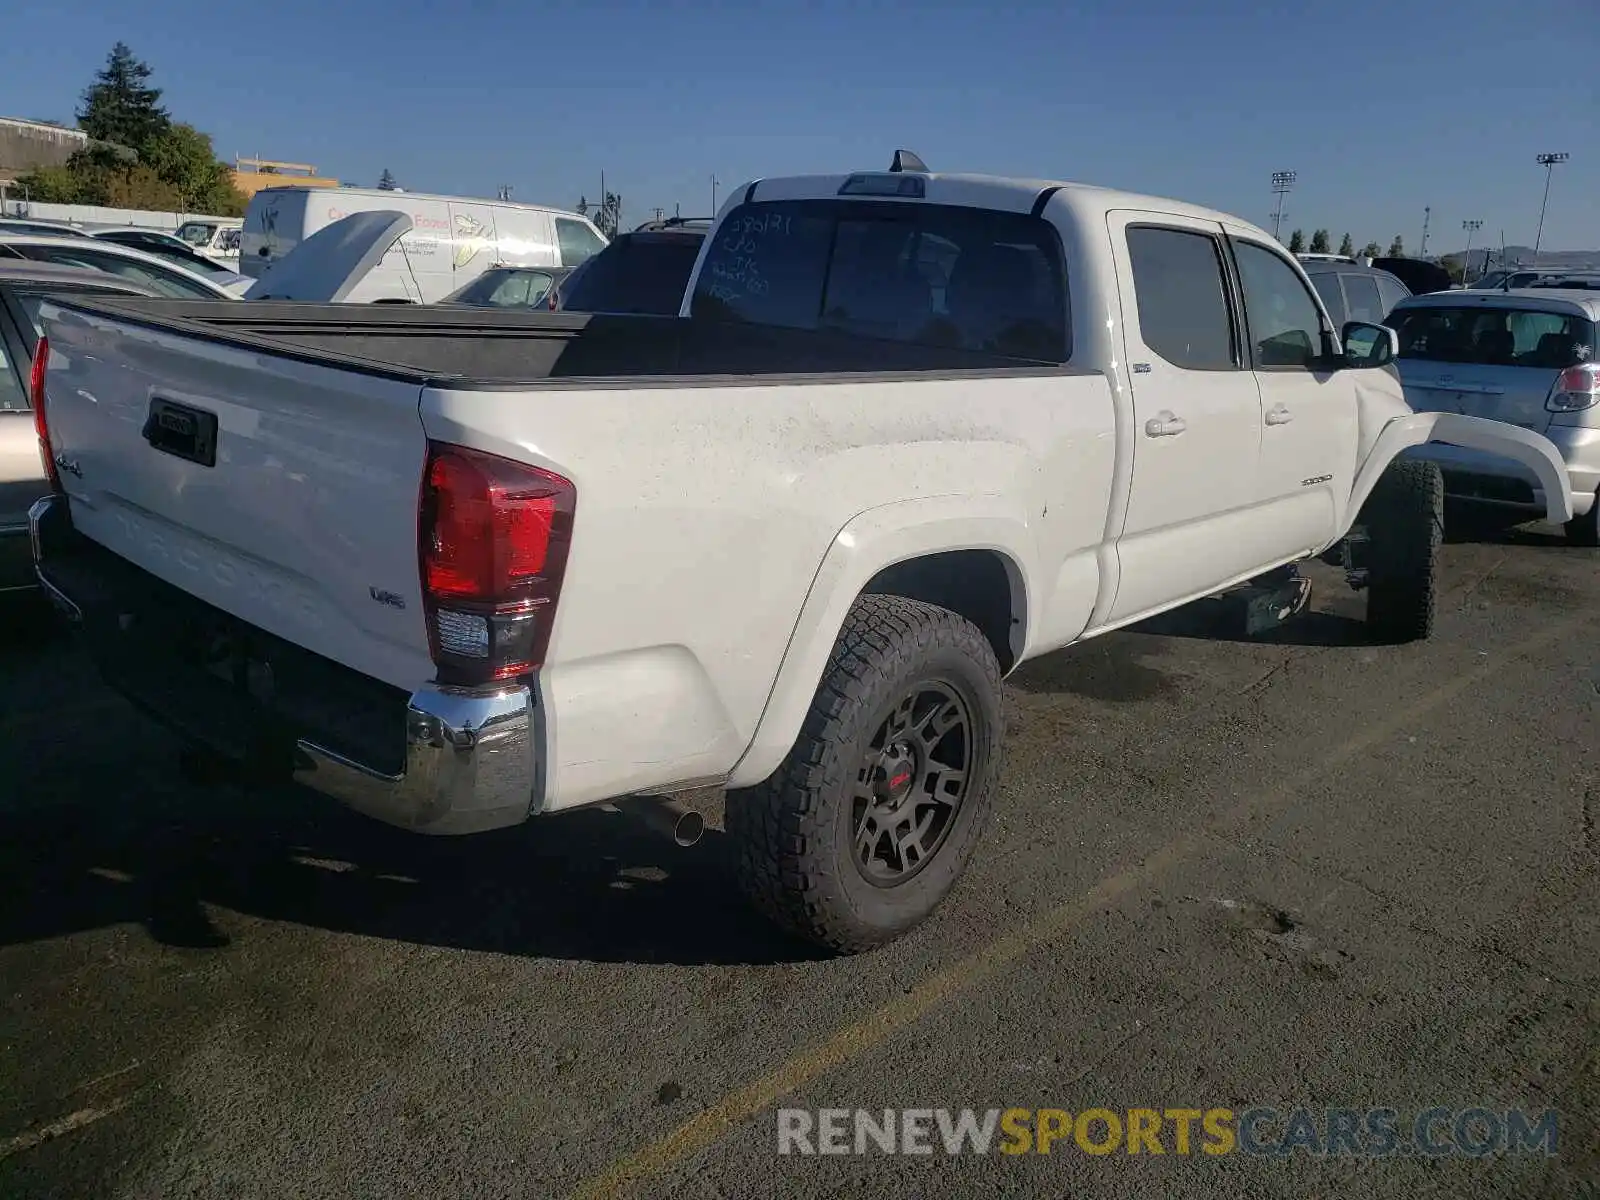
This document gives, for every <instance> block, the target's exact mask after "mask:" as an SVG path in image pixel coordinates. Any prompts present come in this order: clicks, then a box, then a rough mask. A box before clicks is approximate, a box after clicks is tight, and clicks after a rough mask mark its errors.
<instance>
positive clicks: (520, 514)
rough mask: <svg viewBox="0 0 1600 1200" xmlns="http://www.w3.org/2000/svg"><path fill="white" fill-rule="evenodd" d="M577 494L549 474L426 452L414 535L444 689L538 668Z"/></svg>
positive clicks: (435, 445) (483, 457) (501, 461)
mask: <svg viewBox="0 0 1600 1200" xmlns="http://www.w3.org/2000/svg"><path fill="white" fill-rule="evenodd" d="M577 495H578V493H577V489H576V488H574V487H573V485H572V484H571V482H569V481H568V480H566V479H563V478H562V477H561V476H559V475H556V474H554V473H553V472H550V471H543V470H540V469H539V468H538V467H530V466H526V465H524V464H522V463H517V462H512V461H511V460H510V459H506V458H501V457H499V456H497V455H493V454H484V453H483V452H481V451H478V450H469V449H467V448H466V447H464V446H453V445H449V444H446V443H442V442H430V443H429V444H428V461H427V467H426V470H425V472H424V474H423V479H422V500H421V506H420V507H421V511H420V513H419V518H420V519H419V526H418V531H419V535H420V536H419V541H420V552H421V567H422V592H423V598H424V601H425V604H424V607H425V609H426V613H427V622H428V647H429V650H430V651H431V652H432V655H433V661H434V664H435V665H436V666H437V667H438V668H439V681H440V682H441V683H454V684H460V685H469V686H470V685H477V684H485V683H492V682H496V681H498V680H509V679H516V678H518V677H519V676H523V675H527V674H529V673H531V672H533V671H535V670H537V669H538V668H539V667H540V666H541V665H542V664H543V662H544V655H545V651H546V649H547V648H548V647H549V645H550V628H551V624H552V622H553V621H554V620H555V613H556V599H557V597H558V596H559V595H560V593H561V581H562V578H563V576H564V575H565V573H566V568H567V550H568V548H569V547H570V546H571V543H572V515H573V509H574V507H575V505H576V503H577Z"/></svg>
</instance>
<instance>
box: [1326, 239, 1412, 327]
mask: <svg viewBox="0 0 1600 1200" xmlns="http://www.w3.org/2000/svg"><path fill="white" fill-rule="evenodd" d="M1300 265H1301V266H1302V267H1304V268H1305V272H1306V274H1307V275H1308V276H1309V277H1310V279H1311V285H1312V286H1313V287H1315V288H1316V289H1317V295H1319V296H1321V297H1322V303H1323V304H1324V305H1326V306H1327V309H1328V315H1329V316H1330V317H1332V318H1333V323H1334V324H1335V325H1337V326H1339V327H1340V328H1343V326H1344V323H1345V322H1346V321H1370V322H1371V323H1372V324H1374V325H1382V324H1383V318H1384V317H1385V316H1387V315H1388V314H1389V312H1390V311H1391V310H1392V309H1393V308H1394V306H1395V305H1396V304H1399V303H1400V301H1402V300H1404V299H1405V298H1406V297H1407V296H1409V295H1411V289H1410V288H1408V287H1406V285H1405V284H1403V283H1401V282H1400V281H1399V280H1398V279H1396V278H1395V277H1394V276H1393V275H1391V274H1389V272H1387V271H1379V270H1378V269H1376V268H1375V267H1363V266H1361V265H1359V264H1358V263H1356V262H1355V261H1354V260H1353V259H1348V258H1336V257H1333V256H1331V255H1330V256H1325V257H1323V258H1313V259H1310V260H1309V261H1308V260H1307V259H1306V258H1305V257H1302V258H1301V260H1300Z"/></svg>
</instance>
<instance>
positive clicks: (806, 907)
mask: <svg viewBox="0 0 1600 1200" xmlns="http://www.w3.org/2000/svg"><path fill="white" fill-rule="evenodd" d="M1000 696H1001V684H1000V669H999V665H998V663H997V662H996V661H995V655H994V651H993V649H992V648H991V647H990V645H989V642H988V640H987V639H986V638H985V637H984V636H983V634H982V633H980V632H979V631H978V629H977V627H976V626H974V625H973V624H972V623H971V622H970V621H968V620H966V619H965V618H963V617H961V616H958V615H957V614H955V613H953V612H950V611H949V610H947V609H943V608H938V607H935V606H934V605H931V604H924V603H921V602H920V601H916V600H908V599H905V598H903V597H900V596H863V597H861V598H860V599H858V600H857V601H856V603H855V605H854V606H853V607H852V609H851V611H850V614H849V616H848V618H847V619H846V621H845V625H844V629H843V630H842V631H841V633H840V635H839V640H838V642H837V643H836V645H835V647H834V651H833V654H832V656H831V657H830V658H829V660H828V665H827V668H826V669H825V671H824V673H823V677H822V682H821V683H820V685H819V686H818V688H817V693H816V698H815V699H814V700H813V701H812V704H811V709H810V711H809V712H808V713H807V714H806V718H805V721H804V723H803V725H802V728H801V732H800V736H799V737H798V738H797V739H796V741H795V744H794V746H793V747H792V748H791V749H790V751H789V754H788V756H787V757H786V758H785V759H784V761H783V763H782V765H781V766H780V767H779V768H778V770H777V771H775V772H774V773H773V775H772V776H771V777H770V778H769V779H768V780H767V781H766V782H764V783H762V784H760V785H758V786H756V787H753V788H749V789H746V790H743V791H740V792H735V793H731V794H730V795H729V796H728V806H727V828H728V832H729V833H730V834H731V835H733V837H734V838H735V839H736V840H737V843H738V851H739V877H740V883H741V885H742V887H743V890H744V891H745V893H746V894H747V895H748V896H749V897H750V899H751V900H752V901H753V902H754V904H755V905H756V906H757V907H758V908H759V909H760V910H761V911H763V912H764V913H766V914H767V915H768V916H769V917H771V918H772V919H773V920H775V921H776V922H777V923H778V924H780V925H781V926H783V927H784V928H786V929H788V930H790V931H791V932H793V933H796V934H798V935H800V936H801V937H803V938H806V939H808V940H809V941H812V942H814V943H816V944H818V945H821V946H823V947H825V948H827V949H829V950H832V951H834V952H836V953H841V954H848V953H856V952H859V951H862V950H867V949H870V948H871V947H874V946H878V945H881V944H883V943H885V942H888V941H891V940H893V939H894V938H896V937H899V936H900V935H901V934H903V933H905V932H907V931H908V930H910V929H911V928H913V927H914V926H916V925H918V924H920V923H921V922H922V921H923V920H925V919H926V918H927V917H928V916H929V915H930V914H931V913H932V912H933V911H934V909H936V908H937V907H938V906H939V904H940V902H941V901H943V899H944V898H945V896H946V895H947V894H948V893H949V891H950V889H951V888H952V887H953V886H954V885H955V882H956V880H957V879H958V878H959V877H960V875H961V873H962V871H963V870H964V869H965V867H966V865H967V862H968V861H969V860H970V859H971V857H972V852H973V849H974V847H975V846H976V844H977V841H978V837H979V835H980V833H981V832H982V829H983V826H984V824H985V821H986V817H987V814H988V810H989V808H990V805H991V802H992V798H993V794H994V791H995V788H996V783H997V780H998V779H999V775H1000V766H1001V741H1002V734H1003V732H1004V725H1003V721H1002V718H1001V708H1000Z"/></svg>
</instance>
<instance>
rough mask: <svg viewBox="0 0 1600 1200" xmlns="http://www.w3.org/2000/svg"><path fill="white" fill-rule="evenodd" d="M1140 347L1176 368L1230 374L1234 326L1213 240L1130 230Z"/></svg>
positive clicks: (1234, 363) (1173, 232)
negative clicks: (1142, 341)
mask: <svg viewBox="0 0 1600 1200" xmlns="http://www.w3.org/2000/svg"><path fill="white" fill-rule="evenodd" d="M1128 257H1129V260H1130V262H1131V263H1132V266H1133V292H1134V298H1135V300H1136V301H1137V302H1138V305H1139V333H1140V335H1141V336H1142V337H1143V338H1144V344H1145V345H1146V346H1148V347H1150V349H1152V350H1154V351H1155V352H1156V353H1157V354H1159V355H1160V356H1161V357H1162V358H1164V359H1166V360H1167V361H1168V362H1169V363H1171V364H1172V365H1173V366H1175V367H1183V368H1184V369H1186V370H1190V371H1231V370H1234V369H1235V368H1236V367H1237V366H1238V363H1237V361H1236V360H1235V358H1234V353H1233V322H1232V319H1231V318H1230V317H1229V315H1228V292H1227V283H1226V280H1225V277H1224V275H1223V272H1222V252H1221V247H1220V246H1219V245H1218V243H1217V239H1216V238H1214V237H1210V236H1208V235H1206V234H1203V233H1193V232H1189V231H1187V230H1182V229H1161V228H1157V227H1154V226H1142V225H1135V226H1130V227H1129V229H1128Z"/></svg>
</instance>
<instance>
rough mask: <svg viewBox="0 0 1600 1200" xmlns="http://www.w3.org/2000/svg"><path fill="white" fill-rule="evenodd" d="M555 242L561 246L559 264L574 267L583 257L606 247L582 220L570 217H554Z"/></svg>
mask: <svg viewBox="0 0 1600 1200" xmlns="http://www.w3.org/2000/svg"><path fill="white" fill-rule="evenodd" d="M556 242H557V243H558V244H559V245H560V247H561V265H562V266H563V267H575V266H577V265H578V264H579V263H581V262H583V260H584V259H586V258H588V257H590V256H591V255H594V254H599V253H600V251H602V250H604V249H605V248H606V244H605V242H603V241H602V240H601V239H600V235H599V234H598V233H596V232H595V231H594V230H592V229H590V228H589V226H588V225H586V224H584V223H583V222H582V221H574V220H573V219H572V218H571V217H557V218H556Z"/></svg>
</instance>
